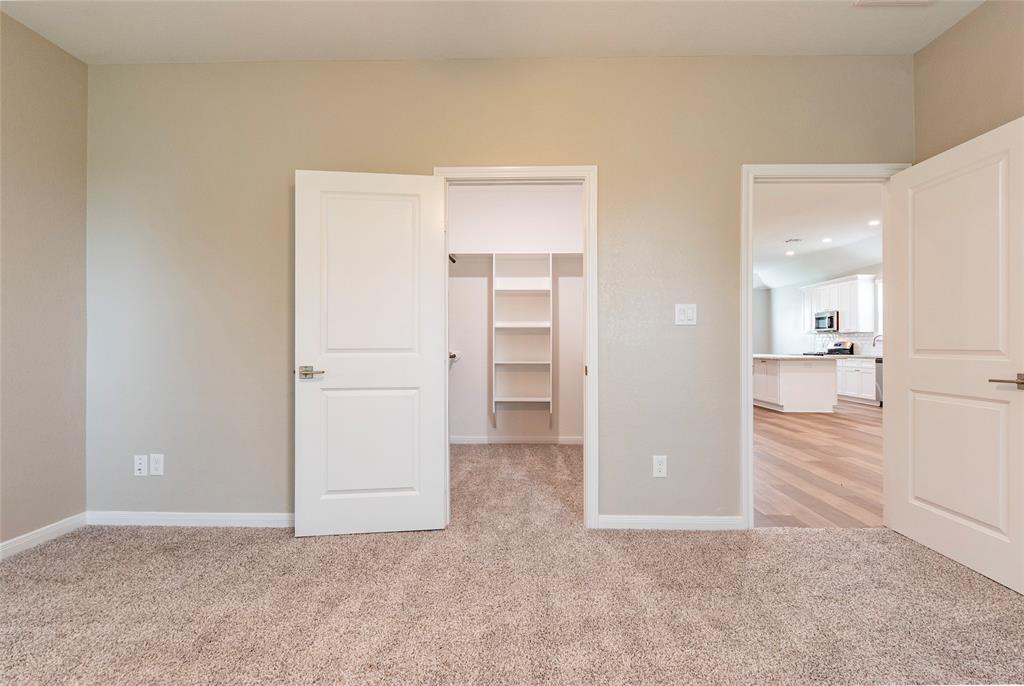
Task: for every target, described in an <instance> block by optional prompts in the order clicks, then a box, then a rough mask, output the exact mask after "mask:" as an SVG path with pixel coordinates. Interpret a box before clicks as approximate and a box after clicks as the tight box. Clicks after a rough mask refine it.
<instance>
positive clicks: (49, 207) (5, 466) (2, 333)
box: [0, 14, 88, 540]
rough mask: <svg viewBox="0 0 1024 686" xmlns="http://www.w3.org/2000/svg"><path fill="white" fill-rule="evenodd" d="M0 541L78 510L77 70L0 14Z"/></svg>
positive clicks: (81, 180)
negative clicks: (0, 157) (1, 151)
mask: <svg viewBox="0 0 1024 686" xmlns="http://www.w3.org/2000/svg"><path fill="white" fill-rule="evenodd" d="M0 46H2V47H0V144H2V146H3V155H2V158H3V159H2V165H0V166H2V168H0V207H2V210H0V313H2V314H0V357H2V369H0V427H2V428H0V539H3V540H8V539H10V538H13V537H15V536H18V535H20V534H23V533H26V532H28V531H32V530H34V529H38V528H39V527H41V526H45V525H47V524H51V523H53V522H55V521H58V520H60V519H63V518H65V517H68V516H70V515H73V514H78V513H80V512H83V511H84V510H85V490H86V489H85V333H86V332H85V172H86V163H85V151H86V143H85V136H86V121H85V119H86V89H87V86H88V72H87V70H86V66H85V65H84V64H82V63H81V62H79V61H78V60H76V59H75V58H73V57H71V56H70V55H68V54H67V53H65V52H64V51H63V50H61V49H60V48H58V47H57V46H55V45H53V44H52V43H49V42H48V41H46V40H45V39H43V38H42V37H41V36H39V35H38V34H36V33H34V32H32V31H30V30H29V29H27V28H25V27H24V26H22V25H21V24H19V23H18V22H16V21H14V20H13V19H11V18H10V17H8V16H7V15H3V14H0Z"/></svg>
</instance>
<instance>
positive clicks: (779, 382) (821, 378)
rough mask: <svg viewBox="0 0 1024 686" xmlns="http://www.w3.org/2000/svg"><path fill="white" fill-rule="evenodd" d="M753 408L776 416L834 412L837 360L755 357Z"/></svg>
mask: <svg viewBox="0 0 1024 686" xmlns="http://www.w3.org/2000/svg"><path fill="white" fill-rule="evenodd" d="M753 373H754V382H753V395H754V404H755V405H758V406H760V407H765V408H768V409H770V410H776V411H778V412H834V411H835V407H836V402H837V396H836V358H835V357H833V356H827V355H826V356H815V355H754V364H753Z"/></svg>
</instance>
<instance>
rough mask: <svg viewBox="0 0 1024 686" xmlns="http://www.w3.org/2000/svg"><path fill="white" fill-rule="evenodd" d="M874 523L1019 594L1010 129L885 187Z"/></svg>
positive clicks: (1022, 146)
mask: <svg viewBox="0 0 1024 686" xmlns="http://www.w3.org/2000/svg"><path fill="white" fill-rule="evenodd" d="M884 247H885V289H886V298H887V303H886V308H887V309H886V312H885V415H884V425H885V448H884V453H885V515H886V520H887V521H886V523H887V524H888V526H889V527H891V528H892V529H894V530H896V531H898V532H900V533H901V534H903V535H905V536H907V537H909V538H912V539H914V540H915V541H918V542H920V543H923V544H924V545H926V546H928V547H929V548H932V549H934V550H936V551H938V552H940V553H942V554H943V555H947V556H949V557H951V558H953V559H954V560H957V561H958V562H961V563H963V564H964V565H966V566H968V567H970V568H971V569H974V570H976V571H978V572H980V573H982V574H984V575H985V576H988V577H990V578H992V579H995V580H996V581H998V582H1000V583H1002V584H1004V585H1006V586H1009V587H1010V588H1012V589H1014V590H1016V591H1019V592H1024V530H1022V529H1024V509H1022V495H1024V383H1016V381H1017V380H1018V378H1021V379H1024V377H1019V376H1018V375H1019V374H1020V373H1021V372H1024V297H1022V286H1024V280H1022V274H1024V119H1018V120H1017V121H1014V122H1011V123H1009V124H1006V125H1004V126H1001V127H999V128H998V129H995V130H994V131H990V132H989V133H986V134H984V135H982V136H979V137H978V138H975V139H973V140H971V141H968V142H967V143H964V144H963V145H960V146H957V147H956V148H953V149H952V150H948V151H946V152H944V153H942V154H940V155H938V156H936V157H933V158H931V159H929V160H926V161H924V162H922V163H920V164H917V165H915V166H913V167H911V168H909V169H907V170H906V171H903V172H900V173H898V174H896V175H895V176H893V177H892V180H891V182H890V184H889V192H888V207H887V212H886V222H885V231H884Z"/></svg>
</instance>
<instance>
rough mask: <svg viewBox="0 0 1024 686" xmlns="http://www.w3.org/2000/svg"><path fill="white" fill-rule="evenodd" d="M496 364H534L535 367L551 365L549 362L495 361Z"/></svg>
mask: <svg viewBox="0 0 1024 686" xmlns="http://www.w3.org/2000/svg"><path fill="white" fill-rule="evenodd" d="M494 364H534V365H549V364H551V363H550V362H548V361H547V360H495V362H494Z"/></svg>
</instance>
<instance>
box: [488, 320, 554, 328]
mask: <svg viewBox="0 0 1024 686" xmlns="http://www.w3.org/2000/svg"><path fill="white" fill-rule="evenodd" d="M494 328H495V329H550V328H551V322H494Z"/></svg>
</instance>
